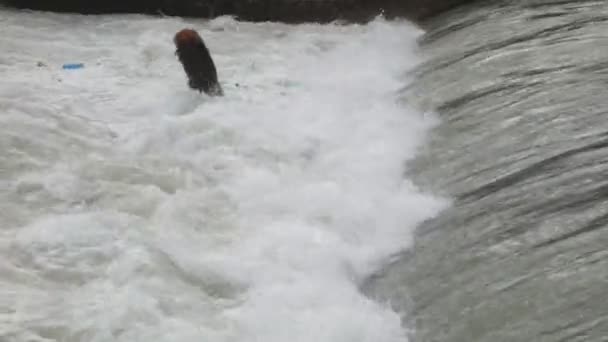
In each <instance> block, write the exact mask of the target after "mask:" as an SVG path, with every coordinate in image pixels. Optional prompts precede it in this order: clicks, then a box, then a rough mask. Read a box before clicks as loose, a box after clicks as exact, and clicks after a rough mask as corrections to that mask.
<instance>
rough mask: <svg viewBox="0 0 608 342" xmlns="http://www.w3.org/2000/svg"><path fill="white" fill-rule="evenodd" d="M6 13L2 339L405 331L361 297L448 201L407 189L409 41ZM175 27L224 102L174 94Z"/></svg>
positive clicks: (220, 22) (226, 24) (331, 30)
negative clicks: (205, 52) (192, 40)
mask: <svg viewBox="0 0 608 342" xmlns="http://www.w3.org/2000/svg"><path fill="white" fill-rule="evenodd" d="M0 18H1V19H2V21H3V23H4V24H3V25H4V26H5V27H6V31H5V32H3V35H2V36H1V37H0V46H3V47H6V48H5V51H3V53H4V56H3V57H2V60H0V73H1V75H0V76H1V77H2V79H3V80H4V82H3V83H1V84H0V94H7V95H5V96H3V97H1V98H0V108H2V110H3V111H5V112H6V113H7V115H3V116H2V117H0V121H1V122H0V123H2V125H1V127H2V128H1V129H2V130H3V132H2V138H0V139H2V140H0V141H1V142H2V147H3V148H2V152H1V153H2V155H0V170H3V171H0V172H4V173H5V174H6V177H3V178H4V179H6V181H3V183H2V185H3V187H0V190H2V189H6V190H2V191H3V192H4V193H6V196H4V195H3V196H2V197H1V198H2V199H0V209H2V213H1V215H2V222H5V223H4V224H3V226H2V231H1V234H2V235H0V253H2V256H3V259H4V261H3V262H2V264H0V270H1V271H2V272H3V274H6V276H5V277H3V279H2V288H3V289H7V291H3V292H4V293H3V294H0V303H6V306H7V308H4V309H2V308H0V322H4V323H0V337H3V338H5V339H3V340H8V341H25V340H28V341H52V340H64V341H89V342H97V341H130V342H132V341H148V340H153V341H157V342H161V341H167V342H169V341H171V342H178V341H184V342H186V341H249V342H251V341H263V342H279V341H281V342H284V341H292V342H296V341H319V342H322V341H327V342H330V341H331V342H340V341H344V342H346V341H348V342H354V341H369V342H377V341H386V342H388V341H405V340H406V339H407V338H406V331H405V328H403V327H401V325H400V320H399V316H398V314H396V313H394V312H392V311H391V310H390V309H389V308H388V307H386V306H384V305H382V304H378V303H375V302H374V301H372V300H370V299H368V298H366V297H365V296H364V295H363V294H361V292H360V291H359V289H358V286H359V285H360V283H361V281H362V280H364V279H365V277H367V276H369V275H370V274H371V273H372V272H373V271H375V270H377V269H378V268H379V267H381V266H382V265H383V263H385V262H387V260H388V259H389V258H390V256H391V255H392V254H394V253H397V252H399V251H401V250H403V249H405V248H407V246H408V244H409V243H410V239H411V233H412V231H413V229H414V228H415V226H416V225H417V224H418V223H420V222H421V221H422V220H424V219H427V218H429V217H431V216H432V215H434V214H435V213H437V212H438V211H439V210H440V209H442V207H443V206H444V204H445V203H444V202H443V201H441V200H439V199H437V198H433V197H431V196H429V195H425V194H422V193H420V191H419V190H418V189H416V187H414V186H413V185H412V184H411V183H410V182H409V181H408V180H407V179H404V178H403V175H404V165H405V161H406V160H408V159H411V158H412V157H413V156H414V155H415V153H416V150H417V149H418V148H419V147H420V144H421V143H423V141H424V137H425V135H426V134H427V132H428V129H429V128H430V127H431V126H432V125H433V124H434V123H435V122H434V121H435V120H434V118H433V117H432V116H425V115H421V114H420V113H417V112H415V111H413V110H411V109H409V108H408V107H407V106H405V105H404V104H403V103H400V102H399V101H398V95H397V90H398V89H399V88H400V87H402V86H403V85H404V82H405V81H406V80H404V76H403V75H404V72H405V71H406V70H408V69H409V68H411V67H413V66H414V65H415V64H416V63H417V62H418V60H417V57H416V55H415V39H416V37H417V36H418V34H419V32H418V31H417V30H416V29H415V28H413V27H412V26H411V25H409V24H407V23H403V22H401V23H388V22H385V21H383V20H377V21H375V22H373V23H371V24H369V25H364V26H358V25H353V26H337V25H335V26H331V25H328V26H319V25H299V26H288V25H282V24H268V23H266V24H250V23H238V22H235V21H233V20H232V19H229V18H220V19H217V20H215V21H212V22H211V23H205V22H202V21H191V22H189V23H185V22H183V21H181V20H177V19H156V18H146V17H140V16H127V17H123V16H108V17H81V16H69V15H68V16H62V15H51V14H15V13H10V12H2V11H0ZM188 26H189V27H194V28H196V29H197V30H199V32H200V33H201V34H202V35H203V37H204V39H205V40H206V42H207V44H208V46H209V48H210V50H211V52H212V54H213V56H214V58H215V60H216V64H217V67H218V71H219V76H220V78H221V80H222V83H223V87H224V90H225V93H226V96H225V97H223V98H213V99H212V98H208V97H205V96H201V95H199V94H197V93H194V92H192V91H190V90H188V89H187V88H186V80H185V76H184V74H183V71H182V69H181V66H180V65H179V64H178V62H177V60H176V59H175V56H174V55H173V47H172V46H171V44H172V40H171V38H172V34H173V33H174V32H176V31H177V30H178V29H181V28H183V27H188ZM37 61H42V62H44V64H45V65H46V66H44V67H37V66H36V62H37ZM64 62H83V63H85V68H84V69H81V70H72V71H63V70H61V68H60V67H61V64H62V63H64ZM237 83H238V86H237V85H236V84H237Z"/></svg>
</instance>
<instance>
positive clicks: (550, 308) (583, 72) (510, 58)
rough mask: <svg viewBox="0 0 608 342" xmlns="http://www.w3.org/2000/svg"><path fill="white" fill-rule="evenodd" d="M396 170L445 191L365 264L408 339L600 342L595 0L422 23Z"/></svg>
mask: <svg viewBox="0 0 608 342" xmlns="http://www.w3.org/2000/svg"><path fill="white" fill-rule="evenodd" d="M427 27H428V32H427V33H426V35H425V36H424V37H423V38H422V39H421V40H420V42H421V45H422V47H423V48H422V51H423V52H424V54H426V56H427V58H428V60H427V61H426V62H425V63H424V65H423V66H421V67H420V68H419V69H417V75H418V79H417V81H416V82H414V84H413V86H411V87H408V89H407V90H408V91H407V92H406V94H407V95H406V97H407V98H409V99H410V103H412V102H411V101H415V102H416V103H417V104H418V105H420V106H422V107H426V108H432V109H437V110H438V111H439V113H440V116H441V124H440V125H439V126H438V127H437V128H436V129H435V130H433V132H431V134H430V136H431V140H430V141H429V144H428V145H426V147H425V152H424V153H423V154H421V155H420V156H419V157H418V158H416V160H415V161H413V162H412V163H410V166H411V167H410V173H409V174H410V175H411V176H412V177H414V178H413V179H414V180H415V182H416V183H417V184H423V185H424V186H428V187H430V188H431V189H434V190H435V191H438V192H441V193H443V194H446V195H447V196H449V197H451V198H453V199H454V202H453V206H452V207H451V208H450V209H449V210H446V211H445V212H443V213H442V214H441V215H440V216H439V217H437V218H436V219H433V220H430V221H428V222H426V223H424V224H423V225H422V226H421V227H420V229H419V230H418V231H417V234H416V239H415V247H414V248H413V249H412V250H410V251H408V252H407V253H405V254H404V255H403V257H402V258H401V259H400V260H399V261H397V262H395V263H394V265H392V266H391V267H389V268H387V269H386V270H385V271H384V272H381V273H380V274H378V276H377V278H376V280H375V281H373V282H371V284H370V285H369V289H370V293H372V294H374V295H375V296H377V297H378V298H382V299H383V300H387V299H390V301H391V302H392V303H393V305H394V306H395V307H396V308H399V309H400V311H402V312H406V314H405V316H404V319H406V320H407V321H409V322H410V326H415V327H416V330H417V334H416V341H422V342H427V341H441V342H444V341H445V342H473V341H477V342H502V341H504V342H520V341H521V342H531V341H534V342H544V341H547V342H549V341H551V342H558V341H559V342H579V341H580V342H599V341H608V301H607V299H606V295H607V294H608V252H607V246H608V230H607V228H608V191H607V189H608V187H607V186H608V183H607V181H608V179H607V175H608V140H607V133H608V116H606V112H607V111H608V72H607V71H608V69H607V67H608V63H607V61H608V43H607V42H608V2H607V1H564V0H553V1H552V0H525V1H524V0H521V1H515V0H510V1H486V2H479V3H477V4H474V5H472V6H469V7H463V8H461V9H459V10H457V11H454V12H452V13H448V14H446V15H444V16H441V17H437V18H435V19H434V20H432V21H430V22H428V23H427Z"/></svg>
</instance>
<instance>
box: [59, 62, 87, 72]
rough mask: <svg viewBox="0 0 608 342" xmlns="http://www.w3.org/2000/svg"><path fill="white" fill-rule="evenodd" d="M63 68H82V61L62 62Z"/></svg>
mask: <svg viewBox="0 0 608 342" xmlns="http://www.w3.org/2000/svg"><path fill="white" fill-rule="evenodd" d="M63 68H64V69H69V70H71V69H82V68H84V64H83V63H68V64H64V65H63Z"/></svg>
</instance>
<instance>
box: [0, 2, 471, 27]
mask: <svg viewBox="0 0 608 342" xmlns="http://www.w3.org/2000/svg"><path fill="white" fill-rule="evenodd" d="M472 1H474V0H132V1H128V0H127V1H124V0H123V1H119V0H106V1H84V0H54V1H48V0H0V3H2V4H5V5H8V6H11V7H16V8H25V9H33V10H42V11H54V12H73V13H83V14H102V13H145V14H165V15H175V16H185V17H204V18H213V17H216V16H220V15H235V16H236V17H237V18H239V19H241V20H248V21H283V22H288V23H299V22H330V21H334V20H344V21H348V22H365V21H368V20H370V19H372V18H374V17H376V16H378V15H380V14H384V15H385V16H386V17H388V18H397V17H405V18H409V19H412V20H414V21H418V22H420V21H421V20H424V19H426V18H428V17H431V16H433V15H435V14H437V13H440V12H442V11H445V10H447V9H450V8H452V7H454V6H457V5H459V4H462V3H466V2H472Z"/></svg>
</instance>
